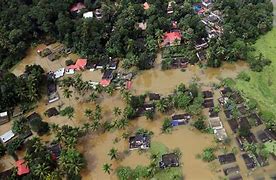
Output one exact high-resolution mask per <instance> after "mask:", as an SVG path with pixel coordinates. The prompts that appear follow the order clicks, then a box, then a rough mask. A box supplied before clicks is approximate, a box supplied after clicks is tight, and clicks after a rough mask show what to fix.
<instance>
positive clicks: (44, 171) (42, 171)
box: [32, 163, 50, 179]
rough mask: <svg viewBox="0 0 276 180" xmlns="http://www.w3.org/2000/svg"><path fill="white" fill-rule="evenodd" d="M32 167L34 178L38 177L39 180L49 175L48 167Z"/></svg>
mask: <svg viewBox="0 0 276 180" xmlns="http://www.w3.org/2000/svg"><path fill="white" fill-rule="evenodd" d="M32 167H33V169H34V170H33V173H34V175H35V176H38V177H40V178H41V179H43V178H44V177H46V176H47V175H48V174H49V169H50V167H49V166H47V165H46V164H45V163H42V164H36V165H35V166H32Z"/></svg>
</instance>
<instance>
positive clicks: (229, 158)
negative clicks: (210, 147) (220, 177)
mask: <svg viewBox="0 0 276 180" xmlns="http://www.w3.org/2000/svg"><path fill="white" fill-rule="evenodd" d="M218 160H219V163H220V164H229V163H233V162H236V157H235V154H234V153H228V154H223V155H219V156H218Z"/></svg>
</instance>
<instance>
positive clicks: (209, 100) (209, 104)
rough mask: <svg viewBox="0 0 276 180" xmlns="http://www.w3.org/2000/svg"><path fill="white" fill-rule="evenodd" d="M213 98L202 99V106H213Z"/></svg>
mask: <svg viewBox="0 0 276 180" xmlns="http://www.w3.org/2000/svg"><path fill="white" fill-rule="evenodd" d="M214 106H215V105H214V100H213V99H204V102H203V107H204V108H211V107H214Z"/></svg>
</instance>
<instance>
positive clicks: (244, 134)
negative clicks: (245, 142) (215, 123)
mask: <svg viewBox="0 0 276 180" xmlns="http://www.w3.org/2000/svg"><path fill="white" fill-rule="evenodd" d="M239 135H240V136H242V137H247V136H249V135H250V130H249V129H248V128H245V127H240V129H239Z"/></svg>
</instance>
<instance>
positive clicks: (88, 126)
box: [82, 123, 90, 133]
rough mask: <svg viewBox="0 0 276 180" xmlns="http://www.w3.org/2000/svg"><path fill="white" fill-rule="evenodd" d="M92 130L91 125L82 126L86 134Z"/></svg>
mask: <svg viewBox="0 0 276 180" xmlns="http://www.w3.org/2000/svg"><path fill="white" fill-rule="evenodd" d="M89 129H90V124H89V123H84V124H83V126H82V130H84V132H85V133H87V132H88V131H89Z"/></svg>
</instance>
